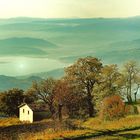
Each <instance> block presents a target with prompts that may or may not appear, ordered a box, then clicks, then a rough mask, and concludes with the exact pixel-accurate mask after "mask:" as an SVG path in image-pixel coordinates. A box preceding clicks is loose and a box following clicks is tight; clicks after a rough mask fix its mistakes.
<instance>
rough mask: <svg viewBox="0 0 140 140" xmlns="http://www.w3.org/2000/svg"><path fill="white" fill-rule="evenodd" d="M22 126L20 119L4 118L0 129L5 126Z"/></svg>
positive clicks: (0, 120) (1, 120)
mask: <svg viewBox="0 0 140 140" xmlns="http://www.w3.org/2000/svg"><path fill="white" fill-rule="evenodd" d="M18 124H21V122H20V121H19V119H18V118H6V119H5V118H3V119H0V127H4V126H12V125H18Z"/></svg>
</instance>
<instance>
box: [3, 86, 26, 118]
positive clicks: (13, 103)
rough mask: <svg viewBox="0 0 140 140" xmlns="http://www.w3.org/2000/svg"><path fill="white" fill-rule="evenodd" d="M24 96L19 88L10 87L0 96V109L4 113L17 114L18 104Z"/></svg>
mask: <svg viewBox="0 0 140 140" xmlns="http://www.w3.org/2000/svg"><path fill="white" fill-rule="evenodd" d="M24 98H25V96H24V91H23V90H21V89H16V88H14V89H11V90H8V91H6V92H5V93H3V96H2V97H1V110H2V112H4V113H5V114H7V115H9V116H12V115H16V116H18V112H19V111H18V110H19V109H18V106H19V105H20V104H21V103H22V102H23V100H24Z"/></svg>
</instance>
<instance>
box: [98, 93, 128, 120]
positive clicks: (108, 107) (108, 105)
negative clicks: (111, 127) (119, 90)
mask: <svg viewBox="0 0 140 140" xmlns="http://www.w3.org/2000/svg"><path fill="white" fill-rule="evenodd" d="M125 114H126V109H125V103H124V102H123V100H122V99H121V97H120V96H118V95H113V96H110V97H106V98H104V99H103V101H102V109H101V112H100V115H101V117H102V119H104V120H114V119H119V118H121V117H124V116H125Z"/></svg>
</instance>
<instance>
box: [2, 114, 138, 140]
mask: <svg viewBox="0 0 140 140" xmlns="http://www.w3.org/2000/svg"><path fill="white" fill-rule="evenodd" d="M7 139H8V140H24V139H28V140H38V139H39V140H52V139H56V140H59V139H60V140H63V139H64V140H66V139H73V140H74V139H89V140H92V139H95V140H96V139H97V140H99V139H103V140H115V139H116V140H123V139H124V140H125V139H130V140H132V139H134V140H138V139H140V115H134V116H128V117H126V118H123V119H120V120H116V121H101V120H100V119H99V118H90V119H88V120H86V121H85V120H84V121H83V120H64V121H63V122H61V123H60V122H58V121H53V120H44V121H41V122H35V123H33V124H23V123H21V122H19V120H18V119H17V118H10V119H1V120H0V140H7Z"/></svg>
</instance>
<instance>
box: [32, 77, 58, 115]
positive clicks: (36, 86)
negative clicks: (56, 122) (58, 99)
mask: <svg viewBox="0 0 140 140" xmlns="http://www.w3.org/2000/svg"><path fill="white" fill-rule="evenodd" d="M55 83H56V80H54V79H53V78H48V79H47V80H44V81H41V82H40V83H37V82H33V85H32V87H31V89H32V91H33V92H34V94H35V95H36V97H37V98H38V99H39V100H41V101H43V102H44V103H46V104H47V105H48V107H49V110H50V112H51V115H52V116H53V115H54V113H55V108H54V87H55Z"/></svg>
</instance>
